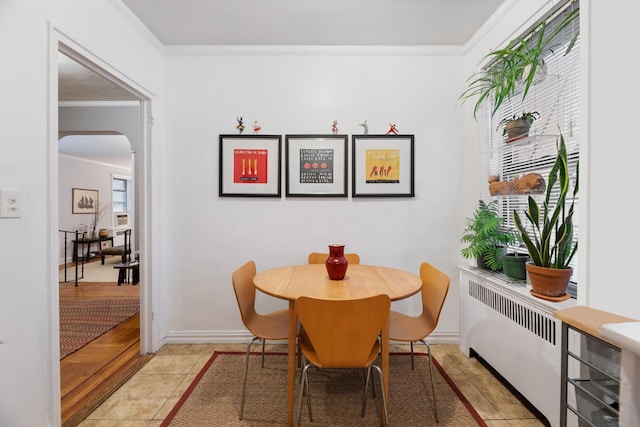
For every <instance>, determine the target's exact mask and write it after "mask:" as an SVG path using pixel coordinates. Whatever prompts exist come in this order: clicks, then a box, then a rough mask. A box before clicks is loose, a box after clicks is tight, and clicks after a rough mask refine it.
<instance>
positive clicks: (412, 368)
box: [411, 341, 415, 371]
mask: <svg viewBox="0 0 640 427" xmlns="http://www.w3.org/2000/svg"><path fill="white" fill-rule="evenodd" d="M414 369H415V366H414V364H413V341H411V370H412V371H413V370H414Z"/></svg>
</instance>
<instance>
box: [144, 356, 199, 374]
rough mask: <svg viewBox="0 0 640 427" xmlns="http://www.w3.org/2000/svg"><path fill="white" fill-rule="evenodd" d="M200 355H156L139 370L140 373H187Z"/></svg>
mask: <svg viewBox="0 0 640 427" xmlns="http://www.w3.org/2000/svg"><path fill="white" fill-rule="evenodd" d="M200 357H201V356H200V355H193V354H189V355H175V356H173V355H171V356H158V355H156V356H154V357H153V358H152V359H151V360H150V361H149V362H148V363H147V364H146V365H144V366H143V367H142V369H140V370H139V371H138V374H139V375H149V374H176V375H186V374H188V373H189V372H190V371H191V369H192V368H193V366H194V365H195V364H196V363H197V362H198V360H199V359H200Z"/></svg>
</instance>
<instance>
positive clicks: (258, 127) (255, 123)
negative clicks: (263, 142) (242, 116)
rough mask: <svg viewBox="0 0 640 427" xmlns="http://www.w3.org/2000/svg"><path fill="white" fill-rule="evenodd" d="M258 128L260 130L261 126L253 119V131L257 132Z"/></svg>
mask: <svg viewBox="0 0 640 427" xmlns="http://www.w3.org/2000/svg"><path fill="white" fill-rule="evenodd" d="M260 130H262V126H260V125H259V124H258V121H257V120H254V121H253V133H258V132H260Z"/></svg>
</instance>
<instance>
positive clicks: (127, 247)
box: [100, 229, 131, 265]
mask: <svg viewBox="0 0 640 427" xmlns="http://www.w3.org/2000/svg"><path fill="white" fill-rule="evenodd" d="M107 255H110V256H113V255H120V256H121V257H122V262H123V263H125V262H127V258H128V257H130V255H131V229H128V230H125V232H124V246H112V247H109V248H100V262H101V263H102V265H104V258H105V256H107Z"/></svg>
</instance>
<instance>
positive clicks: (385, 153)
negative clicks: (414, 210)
mask: <svg viewBox="0 0 640 427" xmlns="http://www.w3.org/2000/svg"><path fill="white" fill-rule="evenodd" d="M351 138H352V150H351V156H352V158H353V165H352V175H353V180H352V181H353V182H352V183H351V185H352V187H351V189H352V196H353V197H414V196H415V191H414V156H413V135H353V136H352V137H351Z"/></svg>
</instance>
